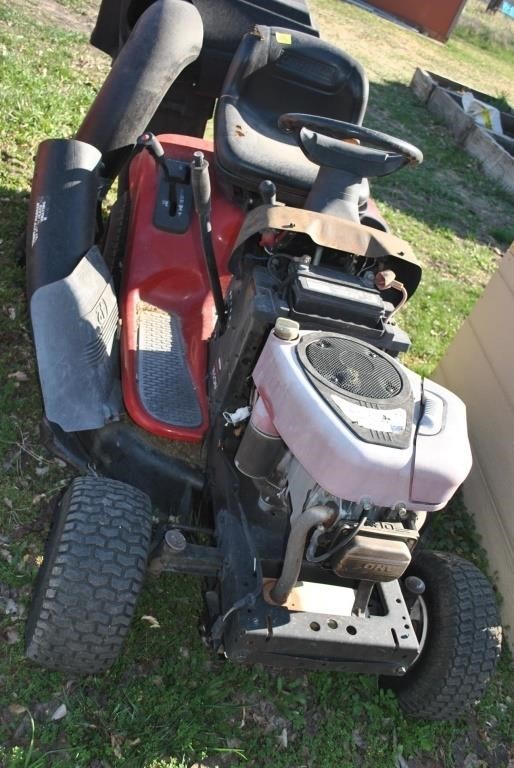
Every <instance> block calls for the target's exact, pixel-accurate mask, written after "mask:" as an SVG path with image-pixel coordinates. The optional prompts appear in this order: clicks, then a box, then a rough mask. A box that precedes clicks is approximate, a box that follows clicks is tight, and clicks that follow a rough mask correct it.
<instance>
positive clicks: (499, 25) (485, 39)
mask: <svg viewBox="0 0 514 768" xmlns="http://www.w3.org/2000/svg"><path fill="white" fill-rule="evenodd" d="M486 8H487V2H486V0H468V2H467V3H466V6H465V8H464V11H463V14H462V16H461V18H460V20H459V23H458V25H457V27H456V29H455V32H454V35H455V36H456V37H458V38H460V39H461V40H465V41H466V42H468V43H472V44H473V45H477V46H479V47H480V48H483V49H484V50H488V51H494V52H495V53H496V55H500V56H501V57H502V58H503V57H504V56H509V55H510V56H511V57H512V56H514V21H513V20H512V19H511V18H510V17H509V16H506V15H505V14H504V13H500V12H499V11H498V12H497V13H486V11H485V9H486Z"/></svg>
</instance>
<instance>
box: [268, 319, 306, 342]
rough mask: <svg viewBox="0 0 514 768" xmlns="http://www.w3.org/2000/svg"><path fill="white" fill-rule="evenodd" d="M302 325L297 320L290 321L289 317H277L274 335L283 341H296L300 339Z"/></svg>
mask: <svg viewBox="0 0 514 768" xmlns="http://www.w3.org/2000/svg"><path fill="white" fill-rule="evenodd" d="M299 331H300V323H297V322H296V320H290V319H289V318H288V317H277V319H276V321H275V328H274V333H275V336H277V337H278V338H279V339H282V340H283V341H294V340H295V339H297V338H298V335H299Z"/></svg>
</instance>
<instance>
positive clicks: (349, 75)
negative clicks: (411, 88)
mask: <svg viewBox="0 0 514 768" xmlns="http://www.w3.org/2000/svg"><path fill="white" fill-rule="evenodd" d="M222 96H231V97H232V98H233V99H234V100H235V101H239V100H241V101H242V102H243V103H244V104H245V106H247V107H248V108H250V109H252V111H253V110H255V111H256V112H258V113H259V114H260V115H261V117H262V119H263V120H266V121H268V120H269V121H273V126H272V128H274V127H275V126H276V120H277V119H278V117H279V116H280V115H281V114H283V113H284V112H304V113H309V114H315V115H323V116H326V117H332V118H335V119H337V120H346V121H347V122H351V123H359V124H361V123H362V120H363V117H364V113H365V110H366V106H367V101H368V80H367V77H366V74H365V72H364V70H363V69H362V67H361V65H360V64H359V63H358V62H357V61H355V60H354V59H352V57H351V56H349V55H348V54H346V53H344V52H343V51H341V50H339V49H338V48H336V47H335V46H333V45H331V44H330V43H326V42H324V41H323V40H320V39H319V38H316V37H313V36H312V35H307V34H305V33H303V32H299V31H295V32H293V31H291V30H287V29H279V28H276V27H255V28H254V30H253V31H252V32H251V33H249V34H247V35H246V36H245V37H244V38H243V40H242V41H241V43H240V45H239V48H238V50H237V51H236V54H235V56H234V58H233V60H232V64H231V66H230V68H229V71H228V73H227V77H226V79H225V84H224V87H223V91H222ZM270 127H271V126H270Z"/></svg>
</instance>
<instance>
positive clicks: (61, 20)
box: [12, 0, 98, 36]
mask: <svg viewBox="0 0 514 768" xmlns="http://www.w3.org/2000/svg"><path fill="white" fill-rule="evenodd" d="M12 2H13V4H14V5H18V6H19V7H20V8H23V11H24V12H25V13H29V14H32V15H34V16H35V17H37V18H38V19H39V20H40V21H44V22H45V23H47V24H55V25H57V26H59V27H62V28H63V29H69V30H72V31H73V32H80V33H81V34H83V35H88V36H89V35H90V34H91V32H92V30H93V27H94V25H95V21H96V14H97V12H98V4H97V3H93V2H84V7H83V10H82V11H75V10H73V8H68V7H66V6H64V5H61V3H59V2H58V1H57V0H12Z"/></svg>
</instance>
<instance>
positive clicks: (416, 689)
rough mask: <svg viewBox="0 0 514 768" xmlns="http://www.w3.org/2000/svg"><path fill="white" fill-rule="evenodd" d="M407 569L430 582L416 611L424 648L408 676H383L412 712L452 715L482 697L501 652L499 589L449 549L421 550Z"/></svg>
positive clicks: (435, 717) (440, 716) (438, 717)
mask: <svg viewBox="0 0 514 768" xmlns="http://www.w3.org/2000/svg"><path fill="white" fill-rule="evenodd" d="M408 575H412V576H419V577H420V578H421V579H422V580H423V581H424V582H425V585H426V590H425V593H424V594H423V596H422V599H421V601H420V602H419V603H418V604H416V603H415V604H414V605H413V611H414V615H412V616H411V618H412V621H413V625H414V627H415V629H416V631H417V633H418V638H419V639H420V640H421V639H423V643H422V649H421V653H420V656H419V657H418V659H417V661H416V662H415V663H414V664H413V665H412V666H411V667H410V669H409V670H408V672H407V673H406V674H405V675H404V676H403V677H400V678H383V680H382V682H383V683H384V684H385V685H386V686H387V687H389V688H392V689H393V690H394V691H395V692H396V695H397V697H398V700H399V702H400V706H401V707H402V709H403V710H404V712H405V713H406V714H407V715H410V716H411V717H416V718H423V719H427V720H453V719H455V718H457V717H460V716H461V715H463V714H464V713H465V712H466V710H467V709H469V707H470V706H472V705H473V703H475V702H476V701H477V700H478V699H480V697H481V696H482V694H483V692H484V690H485V687H486V685H487V683H488V681H489V680H490V678H491V677H492V675H493V672H494V669H495V666H496V662H497V660H498V657H499V654H500V648H501V626H500V618H499V615H498V608H497V605H496V599H495V596H494V592H493V590H492V588H491V585H490V584H489V582H488V581H487V579H486V578H485V576H484V575H483V574H482V573H481V571H479V570H478V568H476V567H475V566H474V565H473V564H472V563H469V562H468V561H467V560H463V559H462V558H461V557H458V556H457V555H453V554H449V553H446V552H429V551H421V552H419V553H418V554H417V555H416V557H415V559H414V561H413V563H412V565H411V567H410V568H409V572H408Z"/></svg>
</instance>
